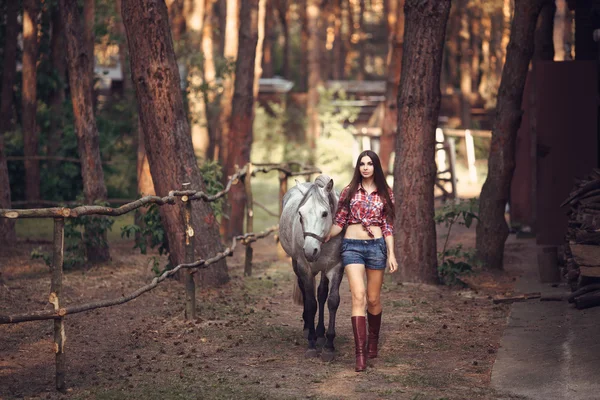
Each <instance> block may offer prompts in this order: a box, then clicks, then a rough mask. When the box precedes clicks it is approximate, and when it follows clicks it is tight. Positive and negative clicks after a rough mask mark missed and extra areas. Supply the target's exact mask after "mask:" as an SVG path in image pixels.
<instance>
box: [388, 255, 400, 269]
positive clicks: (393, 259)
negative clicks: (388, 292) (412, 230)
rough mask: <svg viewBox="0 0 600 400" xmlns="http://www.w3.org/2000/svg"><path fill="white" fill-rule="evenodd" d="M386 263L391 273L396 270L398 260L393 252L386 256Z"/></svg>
mask: <svg viewBox="0 0 600 400" xmlns="http://www.w3.org/2000/svg"><path fill="white" fill-rule="evenodd" d="M387 265H388V267H389V268H390V272H391V273H392V274H393V273H394V272H396V271H397V270H398V262H397V261H396V256H395V255H394V254H391V255H389V256H388V258H387Z"/></svg>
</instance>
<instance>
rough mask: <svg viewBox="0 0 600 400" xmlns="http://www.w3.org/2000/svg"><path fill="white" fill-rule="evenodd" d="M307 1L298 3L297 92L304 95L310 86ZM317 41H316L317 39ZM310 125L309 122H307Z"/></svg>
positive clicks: (302, 0) (301, 0) (303, 0)
mask: <svg viewBox="0 0 600 400" xmlns="http://www.w3.org/2000/svg"><path fill="white" fill-rule="evenodd" d="M308 1H309V0H300V1H299V2H298V13H299V14H300V15H299V20H300V24H301V25H300V62H299V65H298V69H299V74H298V80H299V81H298V91H299V92H300V93H306V92H307V91H308V90H309V89H308V86H309V85H310V83H308V79H309V78H308V74H309V72H308V71H309V68H310V67H309V65H308V64H309V59H310V55H309V54H308V52H309V50H308V43H309V41H310V40H311V39H310V33H309V31H310V28H309V26H308V25H309V21H308V15H307V11H308V7H309V5H308ZM315 34H316V35H318V31H315ZM317 40H318V39H317ZM309 96H310V95H309ZM307 114H308V110H307ZM309 124H310V122H309Z"/></svg>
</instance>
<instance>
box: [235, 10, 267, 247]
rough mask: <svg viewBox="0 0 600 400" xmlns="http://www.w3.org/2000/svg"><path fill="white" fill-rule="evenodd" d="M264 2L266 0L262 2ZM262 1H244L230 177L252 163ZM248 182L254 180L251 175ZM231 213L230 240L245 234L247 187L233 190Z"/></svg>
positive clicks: (239, 185)
mask: <svg viewBox="0 0 600 400" xmlns="http://www.w3.org/2000/svg"><path fill="white" fill-rule="evenodd" d="M261 1H264V0H261ZM258 5H259V0H245V1H242V5H241V10H240V22H241V23H240V35H239V51H238V60H237V63H236V68H235V91H234V95H233V105H232V113H231V129H230V131H229V132H230V140H229V150H228V152H227V154H228V160H227V168H226V172H227V176H231V175H233V174H234V173H235V172H236V170H237V168H242V167H243V166H244V165H245V164H246V163H248V162H249V161H250V149H251V148H252V121H253V119H254V94H253V93H254V88H253V86H254V79H255V74H254V72H255V68H256V64H255V61H256V49H257V43H258V36H259V34H258V29H259V22H258V20H259V15H258V14H259V7H258ZM245 179H250V177H249V176H247V177H246V178H245ZM228 200H229V205H230V211H229V224H228V229H227V237H228V238H230V237H233V236H236V235H241V234H243V233H244V219H245V218H244V216H245V215H246V213H245V206H246V193H245V191H244V185H241V184H237V185H234V186H232V187H231V190H230V192H229V196H228Z"/></svg>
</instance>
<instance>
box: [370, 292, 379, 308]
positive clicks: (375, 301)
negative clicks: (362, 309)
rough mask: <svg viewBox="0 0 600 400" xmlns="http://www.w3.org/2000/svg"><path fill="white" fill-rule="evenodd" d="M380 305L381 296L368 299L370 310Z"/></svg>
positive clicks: (372, 296)
mask: <svg viewBox="0 0 600 400" xmlns="http://www.w3.org/2000/svg"><path fill="white" fill-rule="evenodd" d="M380 304H381V297H380V296H379V294H376V295H369V296H368V297H367V306H368V307H369V308H374V307H378V306H379V305H380Z"/></svg>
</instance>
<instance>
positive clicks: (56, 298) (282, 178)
mask: <svg viewBox="0 0 600 400" xmlns="http://www.w3.org/2000/svg"><path fill="white" fill-rule="evenodd" d="M274 170H276V171H279V213H280V214H281V207H282V206H281V204H282V199H283V195H284V194H285V192H287V180H288V178H289V177H292V176H307V177H308V179H309V180H310V179H311V177H312V175H314V174H320V173H321V171H320V170H319V169H317V168H315V167H309V166H305V165H304V164H302V163H298V162H289V163H286V164H255V165H253V164H252V163H249V164H247V165H245V166H244V167H243V168H242V169H240V170H238V172H237V173H235V174H234V175H233V176H232V177H231V178H230V179H229V181H228V182H227V185H226V187H225V189H223V190H222V191H220V192H218V193H216V194H214V195H212V196H211V195H207V194H206V193H204V192H201V191H196V190H192V189H191V188H190V187H189V183H184V184H183V185H182V190H172V191H170V192H169V194H168V195H167V196H165V197H159V196H145V197H142V198H141V199H138V200H135V201H133V202H129V203H127V204H124V205H122V206H120V207H118V208H111V207H105V206H94V205H84V206H79V207H75V208H67V207H53V208H41V209H0V218H10V219H17V218H53V219H54V241H53V262H52V267H51V281H50V297H49V300H48V301H49V302H50V303H51V304H52V305H53V306H54V310H52V311H47V310H44V311H34V312H28V313H23V314H16V315H0V324H12V323H20V322H26V321H40V320H48V319H52V320H53V321H54V352H55V367H56V375H55V383H56V389H57V390H59V391H64V390H65V389H66V387H65V373H66V361H65V341H66V333H65V322H64V319H65V316H66V315H69V314H77V313H81V312H85V311H90V310H95V309H98V308H104V307H111V306H115V305H120V304H125V303H127V302H129V301H131V300H133V299H135V298H137V297H139V296H141V295H142V294H144V293H146V292H149V291H150V290H152V289H154V288H155V287H157V286H158V284H159V283H161V282H163V281H164V280H165V279H167V278H168V277H170V276H172V275H174V274H176V273H177V272H178V271H180V270H184V271H185V275H184V278H185V279H184V282H185V299H186V300H185V302H186V303H185V318H186V319H195V318H196V291H195V290H196V289H195V284H194V280H193V274H194V272H195V271H196V270H198V269H200V268H207V267H208V266H209V265H211V264H214V263H215V262H217V261H219V260H221V259H223V258H225V257H227V256H229V255H232V254H233V251H234V250H235V247H236V245H237V243H238V242H241V243H242V244H243V245H245V246H246V254H245V262H244V275H246V276H249V275H251V274H252V243H253V242H255V241H257V240H259V239H261V238H264V237H266V236H268V235H269V234H271V233H272V232H274V231H276V230H277V229H278V226H274V227H271V228H269V229H267V230H265V231H264V232H261V233H254V232H252V230H253V217H254V212H253V204H254V202H253V200H252V199H253V196H252V185H251V177H252V176H256V174H257V173H259V172H262V173H268V172H271V171H274ZM240 182H243V184H244V187H245V191H246V196H247V202H246V232H248V233H246V234H244V235H239V236H236V237H234V238H233V239H232V243H231V246H229V247H227V248H225V250H223V251H222V252H220V253H217V254H216V255H214V256H213V257H211V258H208V259H206V260H205V259H196V258H195V254H194V241H193V236H194V230H193V228H192V222H193V221H192V212H191V204H192V201H197V200H202V201H207V202H211V201H216V200H217V199H220V198H222V197H223V196H225V195H226V194H227V193H228V192H229V190H230V189H231V186H232V185H234V184H238V183H240ZM178 198H179V200H180V201H181V204H182V205H183V207H184V223H185V238H184V240H185V263H183V264H179V265H177V266H176V267H175V268H173V269H170V270H167V271H165V272H163V273H162V274H161V275H160V276H157V277H155V278H154V279H153V280H152V282H150V283H149V284H147V285H144V286H142V287H140V288H138V289H137V290H135V291H133V292H131V293H130V294H128V295H124V296H121V297H118V298H113V299H108V300H102V301H95V302H91V303H86V304H77V305H69V306H65V305H64V304H61V300H62V286H63V261H64V244H65V243H64V229H65V218H77V217H81V216H86V215H105V216H112V217H116V216H120V215H123V214H126V213H129V212H131V211H133V210H136V209H138V208H140V207H144V206H146V205H148V204H157V205H159V206H163V205H174V204H176V203H177V199H178ZM270 214H274V213H272V212H270Z"/></svg>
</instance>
